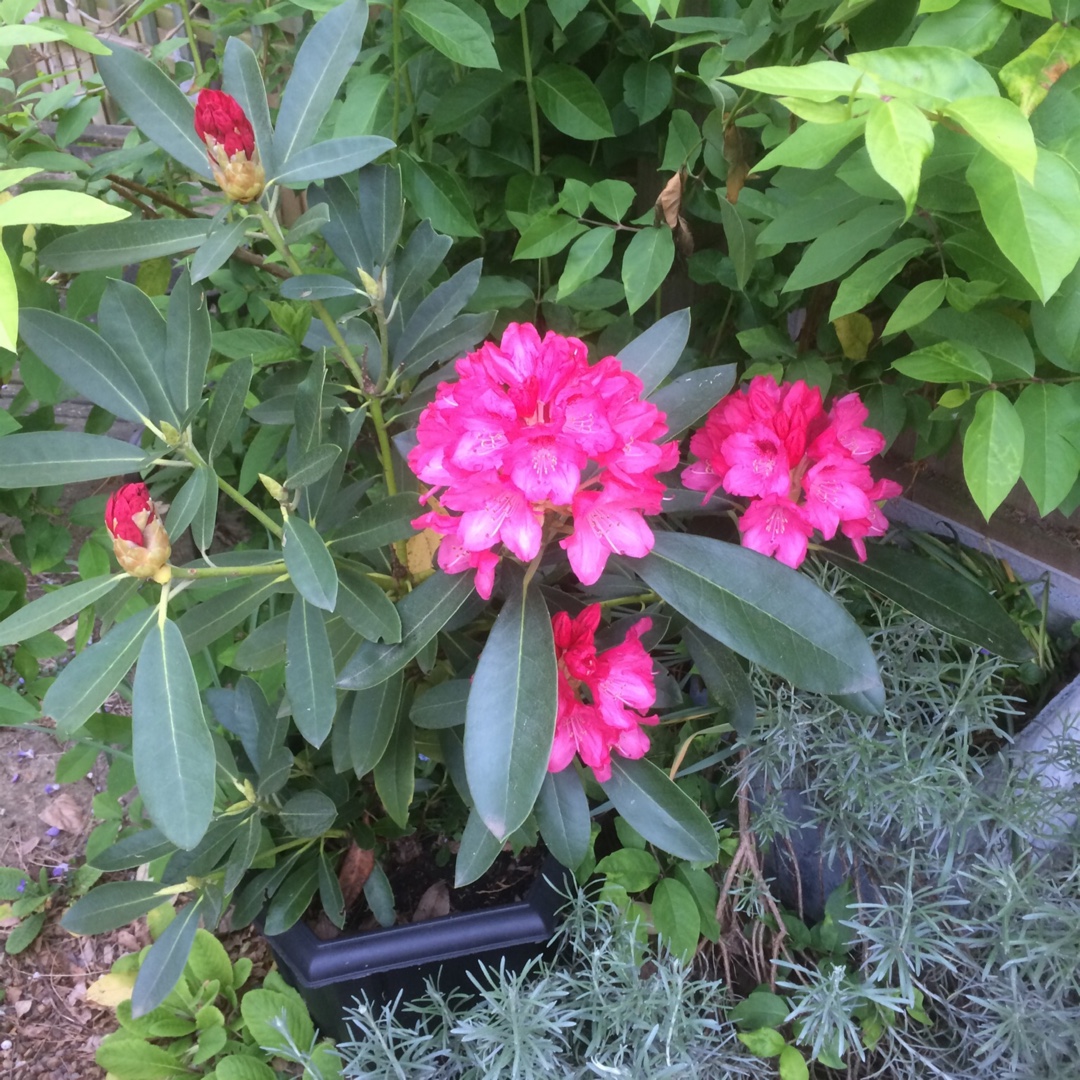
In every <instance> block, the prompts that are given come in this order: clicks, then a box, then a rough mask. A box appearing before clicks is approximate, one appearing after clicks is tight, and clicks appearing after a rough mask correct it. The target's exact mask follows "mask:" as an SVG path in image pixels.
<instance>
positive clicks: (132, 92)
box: [97, 48, 211, 266]
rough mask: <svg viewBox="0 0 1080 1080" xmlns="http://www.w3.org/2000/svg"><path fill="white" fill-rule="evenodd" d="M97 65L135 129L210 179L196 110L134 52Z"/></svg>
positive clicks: (103, 58) (121, 51)
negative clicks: (196, 126) (199, 134)
mask: <svg viewBox="0 0 1080 1080" xmlns="http://www.w3.org/2000/svg"><path fill="white" fill-rule="evenodd" d="M97 65H98V71H100V72H101V78H102V79H103V80H104V82H105V87H106V89H107V90H108V91H109V93H110V94H111V95H112V96H113V97H114V98H115V99H116V100H117V101H118V102H119V103H120V107H121V108H122V109H123V110H124V112H126V113H127V114H128V116H129V117H130V118H131V120H132V122H133V123H134V124H135V126H136V127H137V128H138V129H139V130H140V131H142V132H143V134H144V135H146V136H148V137H149V138H150V139H151V140H152V141H153V142H155V143H157V145H158V146H160V147H161V148H162V149H163V150H164V151H165V152H166V153H167V154H171V155H172V156H173V157H174V158H176V160H177V161H179V162H180V163H181V164H182V165H185V166H186V167H187V168H188V169H190V170H191V171H192V172H193V173H196V174H197V175H198V176H203V177H206V178H207V179H209V178H210V175H211V174H210V164H209V161H208V159H207V152H206V144H205V143H204V142H203V141H202V139H200V138H199V136H198V135H196V134H195V109H194V107H193V106H192V104H191V102H190V101H189V100H188V98H187V96H186V95H185V94H184V92H183V90H181V89H180V87H179V86H177V85H176V83H174V82H173V80H172V79H171V78H170V77H169V76H168V75H166V74H165V72H163V71H162V70H161V68H159V67H158V66H157V65H156V64H154V63H153V62H152V61H150V60H148V59H147V58H146V57H145V56H143V55H142V53H140V52H139V51H138V50H137V49H129V48H124V49H113V51H112V53H111V54H110V55H108V56H99V57H98V59H97ZM111 265H113V266H115V265H117V264H116V263H115V262H114V263H112V264H111Z"/></svg>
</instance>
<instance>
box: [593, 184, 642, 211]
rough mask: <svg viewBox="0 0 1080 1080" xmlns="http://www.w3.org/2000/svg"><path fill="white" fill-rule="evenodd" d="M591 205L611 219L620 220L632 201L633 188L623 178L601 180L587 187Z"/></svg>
mask: <svg viewBox="0 0 1080 1080" xmlns="http://www.w3.org/2000/svg"><path fill="white" fill-rule="evenodd" d="M589 198H590V199H592V204H593V206H595V207H596V209H597V210H598V211H599V212H600V213H601V214H603V215H604V217H606V218H608V219H609V220H611V221H622V219H623V217H624V216H625V214H626V212H627V210H629V209H630V207H631V206H632V205H633V203H634V189H633V188H632V187H631V186H630V185H629V184H628V183H627V182H626V181H625V180H601V181H599V182H598V183H595V184H593V186H592V187H591V188H590V189H589Z"/></svg>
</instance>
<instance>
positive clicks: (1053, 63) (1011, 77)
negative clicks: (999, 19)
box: [999, 0, 1080, 116]
mask: <svg viewBox="0 0 1080 1080" xmlns="http://www.w3.org/2000/svg"><path fill="white" fill-rule="evenodd" d="M1010 2H1011V3H1012V6H1014V7H1022V8H1023V10H1025V11H1026V10H1030V9H1029V8H1028V7H1027V6H1026V5H1027V4H1030V3H1031V2H1032V0H1019V2H1018V0H1010ZM1034 2H1038V3H1041V2H1042V0H1034ZM1047 6H1049V5H1047ZM1045 17H1046V18H1050V17H1051V15H1050V12H1049V11H1047V12H1046V15H1045ZM1078 63H1080V29H1078V28H1077V27H1075V26H1068V25H1066V24H1065V23H1064V22H1057V23H1054V25H1053V26H1051V27H1050V28H1049V29H1048V30H1047V31H1046V33H1045V34H1043V35H1042V36H1041V37H1039V38H1036V39H1035V41H1033V42H1032V43H1031V44H1030V45H1029V46H1028V47H1027V48H1026V49H1025V50H1024V51H1023V52H1022V53H1020V55H1019V56H1015V57H1013V59H1012V60H1010V61H1009V62H1008V63H1007V64H1005V65H1004V67H1002V69H1001V71H1000V72H999V78H1000V79H1001V85H1002V86H1004V87H1005V90H1006V91H1007V92H1008V95H1009V97H1010V98H1012V100H1013V101H1015V102H1016V104H1017V105H1018V106H1019V107H1020V111H1021V112H1022V113H1023V114H1024V115H1025V116H1030V115H1031V114H1032V113H1033V112H1034V111H1035V108H1036V107H1037V106H1038V105H1039V104H1040V102H1042V101H1043V100H1044V99H1045V98H1046V95H1047V94H1048V93H1049V92H1050V90H1051V88H1052V87H1053V85H1054V83H1056V82H1057V81H1058V79H1060V78H1061V76H1062V75H1064V74H1065V73H1066V72H1067V71H1068V70H1069V69H1070V68H1072V67H1075V66H1076V64H1078Z"/></svg>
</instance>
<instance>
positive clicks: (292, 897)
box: [243, 855, 319, 1046]
mask: <svg viewBox="0 0 1080 1080" xmlns="http://www.w3.org/2000/svg"><path fill="white" fill-rule="evenodd" d="M318 887H319V860H318V856H316V855H313V856H312V857H311V858H308V859H305V860H304V861H303V862H302V863H300V865H299V866H297V868H296V869H295V870H294V871H293V872H292V873H291V874H289V876H288V877H287V878H286V879H285V880H284V881H283V882H282V884H281V886H280V887H279V888H278V889H277V891H276V892H275V893H274V894H273V896H272V897H271V899H270V903H269V905H268V907H267V909H266V921H265V922H264V923H263V933H264V934H266V935H267V936H268V937H269V936H273V935H274V934H283V933H284V932H285V931H286V930H288V929H289V927H290V926H292V925H294V924H295V923H296V921H297V919H299V918H300V916H301V915H303V914H304V912H305V911H307V908H308V904H310V903H311V898H312V897H313V896H314V895H315V890H316V889H317V888H318ZM259 993H263V994H268V993H270V991H266V990H263V991H259V990H249V991H248V992H247V993H246V994H245V995H244V999H243V1000H244V1004H245V1005H246V1003H247V1001H248V999H249V998H250V997H251V995H252V994H259ZM273 996H274V997H277V998H280V997H282V995H280V994H274V995H273ZM285 1000H287V999H285ZM298 1005H299V999H298ZM299 1008H300V1009H303V1006H302V1005H299ZM244 1014H245V1015H244V1019H245V1020H247V1019H248V1017H247V1009H244ZM304 1016H305V1019H306V1017H307V1014H306V1012H305V1014H304ZM267 1019H269V1018H267ZM248 1022H249V1024H250V1023H251V1022H250V1021H248ZM286 1022H287V1020H286ZM278 1023H280V1020H278ZM276 1034H277V1041H276V1042H275V1043H274V1044H273V1045H277V1046H283V1045H285V1041H284V1038H283V1033H282V1032H281V1031H280V1030H279V1031H278V1032H277V1033H276ZM263 1045H264V1046H265V1045H267V1043H263Z"/></svg>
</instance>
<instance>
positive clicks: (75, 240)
mask: <svg viewBox="0 0 1080 1080" xmlns="http://www.w3.org/2000/svg"><path fill="white" fill-rule="evenodd" d="M126 51H130V50H126ZM192 130H194V129H192ZM209 228H210V222H209V220H208V219H206V218H204V217H197V218H176V219H174V218H162V219H161V220H160V221H120V222H115V223H110V224H108V225H91V226H90V227H89V228H88V229H78V230H77V231H75V232H71V233H68V234H67V235H66V236H61V237H59V238H58V239H56V240H54V241H53V242H52V243H51V244H49V246H48V247H46V248H45V250H44V251H42V252H41V261H42V262H43V263H44V264H45V265H46V266H50V267H52V268H53V269H54V270H60V271H63V272H64V273H68V274H75V273H79V272H81V271H83V270H108V269H111V268H112V267H115V266H128V265H130V264H131V263H138V262H145V261H146V260H147V259H156V258H160V257H161V256H163V255H175V254H177V253H178V252H180V251H191V250H192V249H193V248H197V247H198V246H199V245H200V244H201V243H202V242H203V240H204V239H205V237H206V233H207V231H208V230H209Z"/></svg>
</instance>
